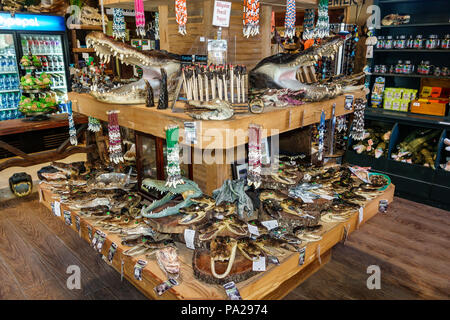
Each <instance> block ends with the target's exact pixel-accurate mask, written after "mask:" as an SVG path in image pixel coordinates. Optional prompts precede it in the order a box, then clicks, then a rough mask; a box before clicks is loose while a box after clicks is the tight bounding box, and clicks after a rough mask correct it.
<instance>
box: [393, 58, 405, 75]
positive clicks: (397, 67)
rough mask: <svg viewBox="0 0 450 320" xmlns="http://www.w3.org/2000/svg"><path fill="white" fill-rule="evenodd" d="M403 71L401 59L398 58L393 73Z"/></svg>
mask: <svg viewBox="0 0 450 320" xmlns="http://www.w3.org/2000/svg"><path fill="white" fill-rule="evenodd" d="M402 72H403V61H402V60H398V62H397V64H396V65H395V73H402Z"/></svg>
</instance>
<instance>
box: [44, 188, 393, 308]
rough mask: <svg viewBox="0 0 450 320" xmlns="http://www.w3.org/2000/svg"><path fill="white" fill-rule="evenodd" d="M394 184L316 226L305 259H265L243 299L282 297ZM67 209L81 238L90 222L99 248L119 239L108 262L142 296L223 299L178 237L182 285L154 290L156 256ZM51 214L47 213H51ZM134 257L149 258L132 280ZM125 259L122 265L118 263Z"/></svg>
mask: <svg viewBox="0 0 450 320" xmlns="http://www.w3.org/2000/svg"><path fill="white" fill-rule="evenodd" d="M39 189H40V191H39V192H42V193H41V195H42V202H41V203H42V204H43V205H44V206H46V207H47V208H48V209H49V210H50V211H51V203H52V202H54V201H55V200H57V199H59V196H58V195H56V194H53V193H51V192H50V191H49V189H48V187H47V185H46V184H45V183H43V184H40V185H39ZM394 190H395V186H394V185H393V184H391V185H390V186H389V187H388V188H387V189H386V190H385V191H384V192H383V193H382V194H381V195H380V196H378V197H376V198H375V199H373V200H371V201H369V202H367V203H366V204H365V206H364V207H363V219H362V222H361V223H358V218H359V217H358V216H359V215H358V211H355V212H354V214H353V216H352V217H351V218H350V219H349V220H347V221H345V222H340V223H339V222H335V223H322V225H323V227H322V230H321V231H320V235H321V236H322V239H321V240H320V241H316V242H309V243H307V244H305V245H303V246H306V251H305V257H304V264H303V265H302V266H299V265H298V259H299V253H289V254H286V255H285V256H283V257H280V259H279V260H280V265H278V266H275V265H272V264H269V265H268V267H267V270H266V271H265V272H261V273H259V274H257V275H255V276H253V277H251V278H250V279H248V280H245V281H242V282H239V283H237V284H236V287H237V288H238V290H239V293H240V294H241V296H242V298H243V299H244V300H249V299H255V300H256V299H258V300H262V299H281V298H283V297H285V296H286V295H287V294H288V293H289V292H290V291H292V290H293V289H295V288H296V287H297V286H298V285H299V284H300V283H302V282H303V281H304V280H306V279H307V278H308V277H309V276H311V275H312V274H313V273H314V272H316V271H317V270H319V269H320V268H321V267H322V266H323V265H324V264H325V263H327V262H328V261H329V260H330V258H331V250H330V249H331V248H332V247H333V246H335V245H336V244H337V243H339V242H341V241H342V239H343V237H344V233H345V231H344V228H347V231H348V233H349V234H350V233H352V232H353V231H355V230H356V229H357V228H360V227H361V226H362V227H363V224H364V223H365V222H366V221H367V220H369V219H371V218H372V217H374V216H375V215H376V214H377V213H378V205H379V201H380V200H382V199H383V200H388V202H389V203H391V202H392V201H393V197H394ZM66 210H67V211H69V212H70V215H71V218H72V225H71V226H69V228H71V229H72V230H74V232H76V233H77V234H79V235H80V236H81V238H82V239H84V240H85V241H87V242H88V243H91V240H90V239H89V235H88V230H87V227H88V226H90V227H91V228H92V233H91V234H92V235H94V234H95V232H96V231H97V230H101V231H103V232H104V233H106V235H107V237H106V240H105V242H104V244H103V246H102V250H101V254H102V255H104V256H107V255H108V252H109V249H110V247H111V243H115V244H116V245H117V250H116V253H115V255H114V257H113V260H112V264H111V266H112V267H113V268H114V269H116V271H118V272H120V271H121V268H122V267H123V274H124V277H125V278H126V279H127V280H128V281H130V282H131V283H132V284H133V285H134V286H135V287H136V288H137V289H139V290H140V291H141V292H142V293H143V294H144V295H145V296H147V297H148V298H150V299H158V300H159V299H178V300H186V299H192V300H210V299H215V300H217V299H221V300H222V299H227V295H226V293H225V290H224V288H223V287H222V286H220V285H212V284H207V283H204V282H202V281H199V280H197V279H196V278H195V277H194V274H193V269H192V254H193V250H191V249H188V248H186V246H185V245H184V244H182V243H177V248H178V258H179V260H180V273H181V277H182V279H183V281H181V282H180V285H178V286H175V287H172V288H171V289H169V290H168V291H167V292H165V293H164V294H163V295H162V296H158V295H156V294H155V291H154V290H153V288H154V287H155V286H157V285H158V284H160V283H162V282H163V281H166V280H167V276H166V274H165V273H164V272H163V271H162V270H161V268H160V267H159V266H158V264H157V262H156V261H155V259H153V260H152V259H148V258H145V256H144V255H141V256H136V257H130V256H126V255H124V254H123V251H124V250H126V249H129V247H125V246H124V245H122V244H121V238H120V236H118V235H116V234H112V233H108V231H106V230H102V229H101V228H98V227H95V226H93V225H92V220H87V219H85V218H84V217H83V216H81V215H80V214H79V213H78V212H77V211H75V210H72V209H69V208H68V207H67V206H66V205H65V204H63V203H62V204H61V216H60V217H56V216H55V218H59V219H61V220H62V221H64V215H63V212H64V211H66ZM49 214H51V213H49ZM75 216H78V217H79V218H80V226H81V229H80V232H78V231H77V229H76V226H75V225H76V224H75ZM319 245H320V258H321V263H320V262H319V259H318V256H317V252H318V250H317V247H318V246H319ZM138 259H144V260H146V261H147V265H146V266H145V267H144V268H143V270H142V280H141V281H139V280H136V279H135V277H134V266H135V265H136V263H137V261H138ZM122 261H123V265H122Z"/></svg>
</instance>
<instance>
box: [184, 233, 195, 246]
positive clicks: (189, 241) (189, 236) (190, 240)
mask: <svg viewBox="0 0 450 320" xmlns="http://www.w3.org/2000/svg"><path fill="white" fill-rule="evenodd" d="M194 237H195V230H191V229H185V230H184V241H185V242H186V247H187V248H189V249H192V250H194V249H195V245H194Z"/></svg>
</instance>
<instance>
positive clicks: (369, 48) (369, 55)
mask: <svg viewBox="0 0 450 320" xmlns="http://www.w3.org/2000/svg"><path fill="white" fill-rule="evenodd" d="M366 58H367V59H372V58H373V46H367V50H366Z"/></svg>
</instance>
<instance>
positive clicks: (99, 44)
mask: <svg viewBox="0 0 450 320" xmlns="http://www.w3.org/2000/svg"><path fill="white" fill-rule="evenodd" d="M86 46H87V47H88V48H89V47H91V48H94V50H95V52H96V54H97V55H98V56H99V57H100V60H101V61H103V62H105V63H107V62H109V61H110V59H111V57H117V58H118V59H119V60H120V61H121V62H122V63H125V64H127V65H134V66H138V67H140V68H141V69H142V78H141V79H140V80H139V81H136V82H133V83H130V84H127V85H124V86H122V87H120V88H115V89H112V90H111V91H108V92H98V91H95V90H93V91H91V94H92V95H93V96H94V97H95V98H96V99H97V100H99V101H103V102H107V103H117V104H145V103H146V99H147V94H148V86H147V84H148V85H149V86H150V87H151V89H152V91H153V94H154V96H155V97H157V96H158V94H159V88H160V82H161V79H162V76H161V69H164V71H165V73H166V74H167V90H168V91H169V92H174V91H175V87H176V82H177V78H178V76H179V73H180V66H181V62H180V59H179V57H178V56H177V55H175V54H172V53H168V52H164V51H159V50H150V51H148V52H143V51H139V50H137V49H136V48H134V47H132V46H131V45H129V44H126V43H124V42H121V41H115V40H113V39H112V38H110V37H108V36H106V35H105V34H104V33H102V32H96V31H94V32H91V33H89V34H88V35H87V36H86Z"/></svg>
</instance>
